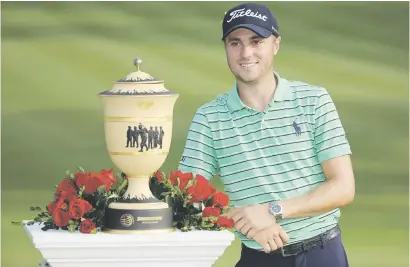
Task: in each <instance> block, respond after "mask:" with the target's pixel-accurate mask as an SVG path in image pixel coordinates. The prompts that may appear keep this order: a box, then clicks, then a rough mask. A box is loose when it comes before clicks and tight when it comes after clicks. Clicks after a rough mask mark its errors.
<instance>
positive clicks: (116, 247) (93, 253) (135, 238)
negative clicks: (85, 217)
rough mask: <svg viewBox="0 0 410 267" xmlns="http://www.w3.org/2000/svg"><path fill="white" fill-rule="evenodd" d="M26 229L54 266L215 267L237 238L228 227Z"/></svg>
mask: <svg viewBox="0 0 410 267" xmlns="http://www.w3.org/2000/svg"><path fill="white" fill-rule="evenodd" d="M24 229H25V230H26V232H27V234H28V236H29V237H30V239H31V241H32V242H33V245H34V247H35V248H36V249H38V250H39V251H40V252H41V255H42V257H43V258H44V260H46V261H47V262H48V264H49V265H50V266H51V267H117V266H118V267H131V266H132V267H136V266H141V267H184V266H186V267H188V266H189V267H192V266H195V267H211V266H212V264H213V263H214V262H215V261H216V260H217V259H218V258H219V257H220V256H221V255H222V254H223V253H224V252H225V249H226V248H227V247H228V246H230V245H231V243H232V241H233V240H234V238H235V237H234V234H233V233H231V232H230V231H228V230H224V231H200V230H195V231H191V232H181V231H179V230H176V231H174V232H169V233H160V234H147V235H132V234H131V235H123V234H119V235H118V234H109V233H102V232H98V233H97V234H82V233H80V232H74V233H70V232H68V231H62V230H48V231H43V230H41V226H40V225H38V224H35V225H24Z"/></svg>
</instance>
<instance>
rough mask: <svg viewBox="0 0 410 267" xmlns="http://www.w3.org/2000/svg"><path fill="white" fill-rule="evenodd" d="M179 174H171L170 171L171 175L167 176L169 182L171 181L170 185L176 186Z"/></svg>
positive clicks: (178, 172)
mask: <svg viewBox="0 0 410 267" xmlns="http://www.w3.org/2000/svg"><path fill="white" fill-rule="evenodd" d="M180 173H181V171H180V170H178V171H176V172H173V171H171V173H170V174H169V180H170V181H171V184H172V185H176V184H177V178H178V176H179V174H180Z"/></svg>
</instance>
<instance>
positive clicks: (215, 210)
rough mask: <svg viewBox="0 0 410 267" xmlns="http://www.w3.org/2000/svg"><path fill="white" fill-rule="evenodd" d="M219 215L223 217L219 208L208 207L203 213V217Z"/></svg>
mask: <svg viewBox="0 0 410 267" xmlns="http://www.w3.org/2000/svg"><path fill="white" fill-rule="evenodd" d="M219 215H221V210H220V209H219V208H212V207H206V208H205V209H204V210H203V211H202V216H204V217H218V216H219Z"/></svg>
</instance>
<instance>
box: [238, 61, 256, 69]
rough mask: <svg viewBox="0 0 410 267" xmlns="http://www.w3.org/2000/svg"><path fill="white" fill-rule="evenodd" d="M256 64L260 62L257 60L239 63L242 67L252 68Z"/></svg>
mask: <svg viewBox="0 0 410 267" xmlns="http://www.w3.org/2000/svg"><path fill="white" fill-rule="evenodd" d="M256 64H258V63H257V62H255V63H242V64H239V65H240V66H241V67H242V68H245V69H250V68H252V67H254V66H255V65H256Z"/></svg>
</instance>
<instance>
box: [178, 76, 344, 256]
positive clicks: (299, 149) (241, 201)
mask: <svg viewBox="0 0 410 267" xmlns="http://www.w3.org/2000/svg"><path fill="white" fill-rule="evenodd" d="M274 74H275V76H276V78H277V81H278V83H277V88H276V91H275V94H274V97H273V99H272V100H271V102H270V103H269V104H268V105H267V107H266V109H265V110H264V111H263V112H260V111H257V110H255V109H253V108H250V107H248V106H246V105H245V104H243V102H242V101H241V99H240V97H239V95H238V92H237V87H236V84H235V86H234V87H233V88H232V90H230V91H229V92H227V93H225V94H223V95H220V96H218V97H217V98H216V99H214V100H213V101H211V102H209V103H207V104H205V105H203V106H201V107H200V108H199V109H198V110H197V112H196V113H195V115H194V118H193V120H192V123H191V126H190V129H189V132H188V135H187V139H186V143H185V148H184V151H183V154H182V157H181V160H180V162H179V169H180V170H181V171H185V172H193V173H195V174H201V175H203V176H204V177H206V178H207V179H211V178H212V177H213V176H215V175H219V177H220V179H221V181H222V183H223V184H224V191H225V192H226V193H227V194H228V195H229V197H230V205H232V206H234V207H240V206H246V205H252V204H260V203H267V202H272V201H277V200H282V199H288V198H293V197H297V196H300V195H304V194H306V193H308V192H310V191H312V190H313V189H315V188H316V187H317V186H319V185H320V184H322V183H325V182H326V177H325V176H324V173H323V171H322V168H321V165H320V164H321V163H322V162H323V161H326V160H328V159H331V158H334V157H338V156H342V155H346V154H351V149H350V145H349V143H348V140H347V138H346V135H345V131H344V128H343V126H342V123H341V121H340V119H339V115H338V112H337V110H336V107H335V105H334V103H333V101H332V99H331V97H330V96H329V94H328V92H327V91H326V89H325V88H322V87H318V86H314V85H310V84H307V83H304V82H298V81H290V80H287V79H284V78H281V77H280V76H279V75H278V73H276V72H275V73H274ZM339 217H340V210H339V209H335V210H332V211H330V212H328V213H326V214H322V215H319V216H313V217H305V218H294V219H284V220H282V221H280V225H281V226H282V227H283V229H284V230H285V231H286V232H287V234H288V235H289V244H291V243H295V242H298V241H301V240H304V239H306V238H310V237H312V236H315V235H318V234H320V233H322V232H324V231H326V230H328V229H330V228H332V227H334V226H335V225H336V224H337V223H338V219H339ZM235 233H236V235H237V236H238V237H239V238H240V239H241V240H242V242H243V243H244V244H245V245H246V246H248V247H251V248H255V249H261V246H260V245H259V244H258V243H257V242H256V241H254V240H249V239H248V238H247V237H246V236H244V235H242V234H241V233H239V232H237V231H235Z"/></svg>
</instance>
